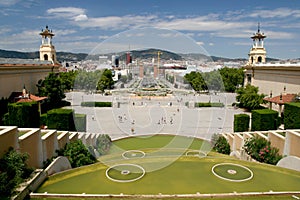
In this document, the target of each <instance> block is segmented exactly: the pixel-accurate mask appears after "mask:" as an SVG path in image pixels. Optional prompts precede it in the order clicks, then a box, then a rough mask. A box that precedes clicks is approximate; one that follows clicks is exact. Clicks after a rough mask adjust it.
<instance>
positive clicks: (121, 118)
mask: <svg viewBox="0 0 300 200" xmlns="http://www.w3.org/2000/svg"><path fill="white" fill-rule="evenodd" d="M66 96H67V97H66V99H67V100H68V101H71V103H72V106H71V107H72V109H74V110H75V112H76V113H81V114H86V115H87V132H89V133H99V134H100V133H105V134H108V135H110V137H111V138H112V139H117V138H121V137H126V136H132V135H147V134H168V133H171V134H178V135H184V136H193V137H198V138H203V139H210V138H211V135H212V134H214V133H221V132H232V131H233V119H234V115H235V114H239V113H243V112H244V111H243V110H241V109H236V108H234V107H232V103H233V102H234V101H235V94H232V93H220V94H211V95H207V94H201V95H176V94H172V95H168V96H166V97H146V96H144V97H140V96H135V95H129V94H126V93H125V94H124V93H123V94H122V93H121V94H113V95H109V96H103V95H102V94H87V93H83V92H71V93H67V95H66ZM82 101H100V102H101V101H108V102H112V103H113V107H111V108H99V107H81V106H80V103H81V102H82ZM209 101H211V102H221V103H224V105H225V107H223V108H217V107H213V108H193V107H191V106H187V105H189V104H190V105H192V104H193V102H209ZM189 102H190V103H189Z"/></svg>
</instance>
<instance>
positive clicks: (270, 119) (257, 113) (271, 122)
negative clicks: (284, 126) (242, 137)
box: [251, 109, 280, 131]
mask: <svg viewBox="0 0 300 200" xmlns="http://www.w3.org/2000/svg"><path fill="white" fill-rule="evenodd" d="M251 113H252V122H251V130H252V131H267V130H276V129H277V128H278V126H279V125H280V123H279V120H278V112H277V111H274V110H270V109H262V110H252V112H251Z"/></svg>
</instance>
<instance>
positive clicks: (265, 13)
mask: <svg viewBox="0 0 300 200" xmlns="http://www.w3.org/2000/svg"><path fill="white" fill-rule="evenodd" d="M249 16H250V17H261V18H286V17H296V18H299V17H300V10H297V9H296V10H294V9H290V8H277V9H274V10H256V11H253V12H252V13H251V14H250V15H249Z"/></svg>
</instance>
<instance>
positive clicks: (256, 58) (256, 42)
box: [248, 24, 267, 65]
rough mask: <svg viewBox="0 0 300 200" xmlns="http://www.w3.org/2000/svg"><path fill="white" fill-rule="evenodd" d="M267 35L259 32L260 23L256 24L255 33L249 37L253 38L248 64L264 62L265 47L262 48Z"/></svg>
mask: <svg viewBox="0 0 300 200" xmlns="http://www.w3.org/2000/svg"><path fill="white" fill-rule="evenodd" d="M266 37H267V36H265V35H264V33H261V32H260V24H258V30H257V33H255V34H253V36H252V37H251V38H252V40H253V46H252V48H251V49H250V53H249V54H248V55H249V60H248V64H250V65H253V64H258V63H265V62H266V54H267V53H266V49H265V48H264V39H265V38H266Z"/></svg>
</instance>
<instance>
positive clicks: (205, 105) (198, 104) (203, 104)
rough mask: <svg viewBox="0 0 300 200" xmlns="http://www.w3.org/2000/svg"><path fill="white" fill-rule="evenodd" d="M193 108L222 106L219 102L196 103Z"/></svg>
mask: <svg viewBox="0 0 300 200" xmlns="http://www.w3.org/2000/svg"><path fill="white" fill-rule="evenodd" d="M195 107H224V104H223V103H219V102H212V103H211V102H196V103H195Z"/></svg>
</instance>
